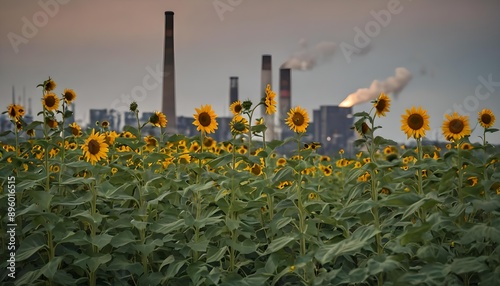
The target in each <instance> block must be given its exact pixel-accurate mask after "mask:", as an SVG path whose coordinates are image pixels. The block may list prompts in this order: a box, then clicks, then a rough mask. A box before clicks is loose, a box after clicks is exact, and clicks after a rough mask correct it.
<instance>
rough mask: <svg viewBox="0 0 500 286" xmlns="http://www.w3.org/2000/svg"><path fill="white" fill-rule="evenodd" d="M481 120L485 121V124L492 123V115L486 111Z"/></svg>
mask: <svg viewBox="0 0 500 286" xmlns="http://www.w3.org/2000/svg"><path fill="white" fill-rule="evenodd" d="M481 122H483V123H484V124H490V123H491V115H489V114H486V113H485V114H483V115H481Z"/></svg>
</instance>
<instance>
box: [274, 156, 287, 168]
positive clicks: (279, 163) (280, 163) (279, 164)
mask: <svg viewBox="0 0 500 286" xmlns="http://www.w3.org/2000/svg"><path fill="white" fill-rule="evenodd" d="M285 165H286V159H285V158H283V157H281V158H279V159H278V160H277V161H276V167H283V166H285Z"/></svg>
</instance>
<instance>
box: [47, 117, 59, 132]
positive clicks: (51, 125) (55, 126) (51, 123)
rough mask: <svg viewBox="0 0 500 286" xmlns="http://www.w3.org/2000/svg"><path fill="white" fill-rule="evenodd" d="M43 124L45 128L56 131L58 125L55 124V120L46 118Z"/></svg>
mask: <svg viewBox="0 0 500 286" xmlns="http://www.w3.org/2000/svg"><path fill="white" fill-rule="evenodd" d="M45 123H46V124H47V126H49V127H50V128H52V129H56V128H57V126H58V125H59V124H58V123H57V120H55V119H53V118H47V120H46V121H45Z"/></svg>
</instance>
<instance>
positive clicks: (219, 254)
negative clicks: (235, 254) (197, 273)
mask: <svg viewBox="0 0 500 286" xmlns="http://www.w3.org/2000/svg"><path fill="white" fill-rule="evenodd" d="M226 251H227V246H224V247H222V248H215V247H210V248H209V249H208V251H207V263H210V262H214V261H220V260H221V259H222V258H223V257H224V254H225V253H226Z"/></svg>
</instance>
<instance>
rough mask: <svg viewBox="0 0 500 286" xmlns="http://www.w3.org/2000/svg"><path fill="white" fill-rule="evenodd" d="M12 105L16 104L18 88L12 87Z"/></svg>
mask: <svg viewBox="0 0 500 286" xmlns="http://www.w3.org/2000/svg"><path fill="white" fill-rule="evenodd" d="M12 104H16V88H15V87H14V86H12Z"/></svg>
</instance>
